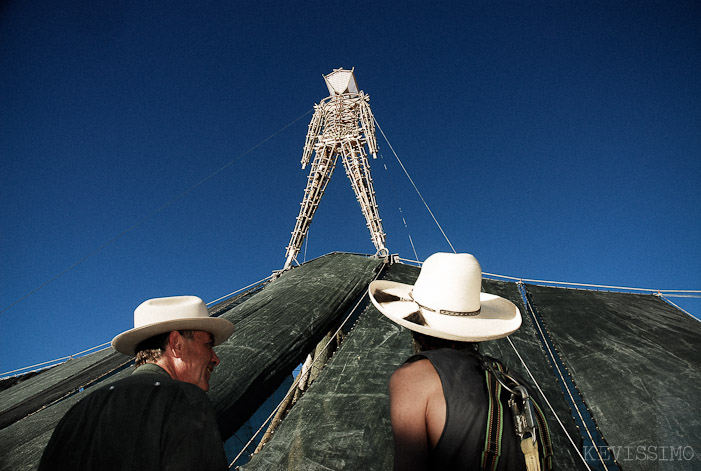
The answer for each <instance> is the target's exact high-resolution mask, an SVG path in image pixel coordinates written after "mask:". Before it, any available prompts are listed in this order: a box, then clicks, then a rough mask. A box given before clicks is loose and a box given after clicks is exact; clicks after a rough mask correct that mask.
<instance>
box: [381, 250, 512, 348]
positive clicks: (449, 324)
mask: <svg viewBox="0 0 701 471" xmlns="http://www.w3.org/2000/svg"><path fill="white" fill-rule="evenodd" d="M481 285H482V269H481V267H480V264H479V262H478V261H477V259H476V258H475V257H474V256H472V255H470V254H467V253H461V254H451V253H436V254H433V255H431V256H430V257H428V258H427V259H426V261H425V262H424V264H423V266H422V267H421V272H420V273H419V277H418V278H417V280H416V284H414V285H408V284H405V283H398V282H395V281H388V280H377V281H373V282H372V283H370V287H369V288H368V291H369V293H370V299H371V300H372V303H373V304H374V305H375V307H377V309H379V311H380V312H381V313H382V314H384V315H385V316H387V317H388V318H389V319H390V320H391V321H393V322H395V323H397V324H399V325H401V326H404V327H406V328H407V329H410V330H413V331H415V332H419V333H421V334H425V335H429V336H431V337H439V338H443V339H448V340H456V341H460V342H481V341H484V340H492V339H498V338H501V337H506V336H507V335H509V334H511V333H513V332H515V331H516V330H517V329H518V328H519V327H520V326H521V313H520V312H519V310H518V308H517V307H516V306H515V305H514V304H513V303H512V302H511V301H509V300H507V299H504V298H501V297H499V296H496V295H493V294H487V293H481V292H480V288H481ZM419 314H420V315H419ZM421 317H423V321H424V322H425V325H423V324H422V323H420V322H421V321H420V320H417V318H418V319H420V318H421Z"/></svg>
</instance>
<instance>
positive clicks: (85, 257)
mask: <svg viewBox="0 0 701 471" xmlns="http://www.w3.org/2000/svg"><path fill="white" fill-rule="evenodd" d="M311 112H312V110H308V111H307V112H306V113H304V114H303V115H301V116H300V117H299V118H297V119H295V120H293V121H292V122H290V123H289V124H287V125H285V126H283V127H282V128H280V129H279V130H278V131H276V132H274V133H273V134H271V135H270V136H268V137H267V138H265V139H263V140H262V141H260V142H259V143H258V144H256V145H254V146H253V147H251V148H250V149H248V150H247V151H245V152H244V153H243V154H240V155H238V156H237V157H235V158H234V159H232V160H231V161H229V162H228V163H227V164H225V165H223V166H222V167H220V168H219V169H217V170H215V171H214V172H212V173H210V174H209V175H207V176H206V177H204V178H203V179H201V180H200V181H198V182H197V183H195V184H194V185H192V186H191V187H189V188H188V189H186V190H185V191H183V192H182V193H180V194H179V195H177V196H175V197H173V198H171V199H170V200H169V201H167V202H166V203H164V204H163V205H161V206H160V207H158V208H157V209H155V210H153V211H151V212H150V213H148V214H147V215H146V216H144V217H143V218H141V219H139V220H138V221H137V222H135V223H134V224H132V225H131V227H129V228H127V229H125V230H123V231H122V232H120V233H119V234H117V235H116V236H114V237H112V238H111V239H109V240H108V241H107V242H105V243H104V244H102V245H101V246H99V247H98V248H96V249H95V250H93V251H92V252H90V253H88V254H87V255H86V256H84V257H83V258H81V259H79V260H78V261H77V262H74V263H73V264H72V265H70V266H69V267H68V268H66V269H64V270H62V271H60V272H59V273H57V274H56V275H54V276H53V277H51V278H49V279H48V280H47V281H45V282H44V283H42V284H40V285H39V286H37V287H36V288H34V289H33V290H31V291H29V292H28V293H27V294H25V295H24V296H22V297H21V298H19V299H17V300H16V301H14V302H12V303H11V304H9V305H8V306H6V307H4V308H3V309H2V310H0V314H2V313H4V312H5V311H7V310H8V309H10V308H12V307H13V306H15V305H17V304H19V303H20V302H22V301H24V300H25V299H27V298H28V297H29V296H31V295H33V294H34V293H36V292H37V291H39V290H40V289H42V288H44V287H45V286H47V285H48V284H50V283H52V282H53V281H56V280H57V279H58V278H60V277H61V276H63V275H65V274H66V273H68V272H69V271H71V270H73V269H74V268H75V267H77V266H78V265H80V264H82V263H83V262H85V261H86V260H88V259H90V258H92V257H93V256H95V255H97V254H98V253H100V252H101V251H102V250H104V249H105V248H107V247H108V246H110V245H112V244H113V243H114V242H116V241H117V240H119V239H121V238H122V237H124V236H125V235H127V234H128V233H129V232H131V231H133V230H134V229H136V228H137V227H139V226H141V225H142V224H143V223H144V222H146V221H148V220H149V219H151V218H152V217H154V216H155V215H156V214H158V213H160V212H161V211H163V210H164V209H166V208H168V207H169V206H171V205H173V204H174V203H175V202H177V201H179V200H180V199H182V198H183V197H185V196H187V195H188V194H189V193H191V192H192V191H193V190H195V189H196V188H198V187H199V186H201V185H202V184H203V183H205V182H206V181H208V180H209V179H211V178H213V177H214V176H215V175H217V174H219V173H221V172H222V171H224V170H225V169H227V168H229V167H230V166H231V165H233V164H234V163H235V162H237V161H239V160H241V159H242V158H243V157H245V156H246V155H248V154H250V153H251V152H253V151H254V150H255V149H257V148H258V147H260V146H262V145H263V144H265V143H266V142H268V141H269V140H270V139H272V138H274V137H275V136H277V135H278V134H280V133H281V132H283V131H284V130H285V129H287V128H289V127H290V126H292V125H293V124H294V123H296V122H297V121H299V120H300V119H302V118H304V117H305V116H307V115H308V114H309V113H311Z"/></svg>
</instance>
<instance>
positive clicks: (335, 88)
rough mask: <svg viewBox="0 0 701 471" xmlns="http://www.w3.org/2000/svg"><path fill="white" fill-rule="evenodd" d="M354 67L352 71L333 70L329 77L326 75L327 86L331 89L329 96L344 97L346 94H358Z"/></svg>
mask: <svg viewBox="0 0 701 471" xmlns="http://www.w3.org/2000/svg"><path fill="white" fill-rule="evenodd" d="M353 70H355V67H353V68H352V69H351V70H344V69H343V67H341V68H340V69H333V72H331V73H330V74H328V75H324V80H325V81H326V86H327V87H328V88H329V95H331V96H333V95H342V94H344V93H358V84H357V83H356V81H355V75H353Z"/></svg>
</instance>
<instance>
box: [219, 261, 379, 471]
mask: <svg viewBox="0 0 701 471" xmlns="http://www.w3.org/2000/svg"><path fill="white" fill-rule="evenodd" d="M381 273H382V270H379V271H378V272H377V274H376V275H375V278H374V279H373V281H375V280H377V279H378V278H379V277H380V274H381ZM367 293H368V292H367V290H364V293H363V295H362V296H361V297H360V299H358V302H357V303H355V306H353V309H351V311H350V312H349V313H348V315H347V316H346V318H345V319H343V322H341V325H340V326H339V327H338V329H336V331H335V332H334V334H333V335H331V336H330V338H329V341H328V342H326V345H324V348H323V349H324V350H326V349H327V348H328V346H329V345H331V342H333V341H334V339H335V338H336V336H337V335H338V333H339V332H340V331H341V329H342V328H343V326H345V325H346V322H348V320H349V319H350V318H351V317H352V316H353V314H354V313H355V310H356V309H358V306H359V305H360V303H361V302H362V301H363V299H365V297H366V296H367ZM318 358H319V357H318V356H315V357H314V359H313V360H312V363H311V365H309V370H311V368H312V367H313V366H314V364H315V363H316V361H317V359H318ZM302 376H304V375H303V374H301V373H300V374H298V375H297V377H296V378H295V380H294V381H293V382H292V385H291V386H290V389H289V390H288V391H287V394H285V396H284V397H283V398H282V400H280V403H279V404H278V405H277V406H276V407H275V408H274V409H273V411H272V412H271V413H270V415H269V416H268V418H267V419H265V420H264V421H263V423H262V424H261V426H260V427H258V430H257V431H256V433H255V434H253V436H252V437H251V439H250V440H248V442H247V443H246V445H245V446H244V447H243V449H242V450H241V451H240V452H239V454H238V455H236V458H234V459H233V461H232V462H231V463H230V464H229V468H230V469H231V467H232V466H233V465H234V463H236V461H238V459H239V458H240V457H241V455H243V453H244V452H245V451H246V449H247V448H248V447H249V446H251V443H253V440H255V438H256V437H257V436H258V435H259V434H260V432H261V431H262V430H263V428H264V427H265V426H266V425H267V424H268V422H270V420H271V419H272V418H273V417H275V415H276V414H277V411H278V409H279V408H280V406H282V404H283V403H284V402H285V401H286V400H287V397H288V396H289V395H290V394H293V393H294V391H295V389H296V387H297V384H299V381H300V380H301V378H302Z"/></svg>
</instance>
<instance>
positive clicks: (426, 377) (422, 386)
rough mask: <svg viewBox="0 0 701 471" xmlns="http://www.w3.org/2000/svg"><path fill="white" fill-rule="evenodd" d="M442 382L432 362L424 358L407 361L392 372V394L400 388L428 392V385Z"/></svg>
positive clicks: (390, 387) (390, 383)
mask: <svg viewBox="0 0 701 471" xmlns="http://www.w3.org/2000/svg"><path fill="white" fill-rule="evenodd" d="M436 382H437V383H438V384H440V378H439V376H438V373H437V372H436V369H435V368H434V367H433V365H432V364H431V362H430V361H429V360H428V359H426V358H424V359H421V360H417V361H414V362H411V363H405V364H403V365H402V366H400V367H399V368H397V370H396V371H395V372H394V373H392V376H391V377H390V380H389V389H390V395H391V394H392V393H393V391H394V392H399V391H398V390H400V389H401V390H417V391H420V392H422V393H427V392H428V391H429V388H427V387H426V386H427V385H429V384H432V383H436Z"/></svg>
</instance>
